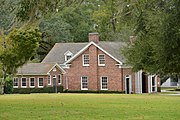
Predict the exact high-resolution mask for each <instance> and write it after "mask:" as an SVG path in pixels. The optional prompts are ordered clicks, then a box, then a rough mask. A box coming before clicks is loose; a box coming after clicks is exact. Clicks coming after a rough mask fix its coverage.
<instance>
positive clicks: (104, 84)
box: [101, 76, 108, 90]
mask: <svg viewBox="0 0 180 120" xmlns="http://www.w3.org/2000/svg"><path fill="white" fill-rule="evenodd" d="M101 90H108V77H104V76H103V77H101Z"/></svg>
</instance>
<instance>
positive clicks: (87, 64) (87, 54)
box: [82, 54, 90, 66]
mask: <svg viewBox="0 0 180 120" xmlns="http://www.w3.org/2000/svg"><path fill="white" fill-rule="evenodd" d="M85 55H88V56H89V54H83V55H82V61H83V66H89V64H84V56H85ZM89 61H90V57H89Z"/></svg>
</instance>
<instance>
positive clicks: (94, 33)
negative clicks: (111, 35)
mask: <svg viewBox="0 0 180 120" xmlns="http://www.w3.org/2000/svg"><path fill="white" fill-rule="evenodd" d="M98 34H99V33H97V32H93V33H89V35H98Z"/></svg>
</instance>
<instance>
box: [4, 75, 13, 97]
mask: <svg viewBox="0 0 180 120" xmlns="http://www.w3.org/2000/svg"><path fill="white" fill-rule="evenodd" d="M12 92H13V80H12V78H11V77H7V78H6V82H5V86H4V93H6V94H11V93H12Z"/></svg>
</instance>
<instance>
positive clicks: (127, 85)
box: [125, 75, 132, 94]
mask: <svg viewBox="0 0 180 120" xmlns="http://www.w3.org/2000/svg"><path fill="white" fill-rule="evenodd" d="M131 92H132V87H131V76H130V75H126V77H125V93H126V94H131Z"/></svg>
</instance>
